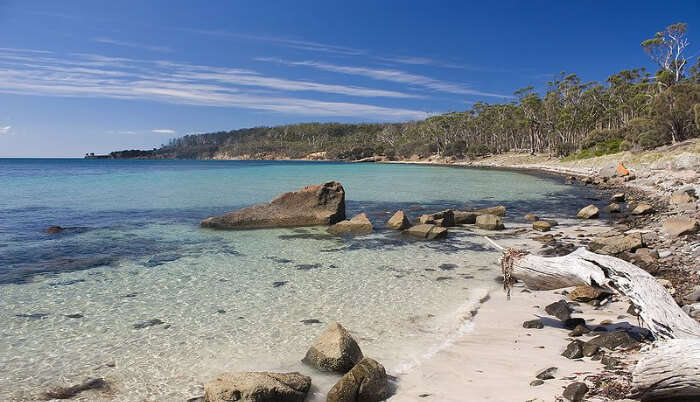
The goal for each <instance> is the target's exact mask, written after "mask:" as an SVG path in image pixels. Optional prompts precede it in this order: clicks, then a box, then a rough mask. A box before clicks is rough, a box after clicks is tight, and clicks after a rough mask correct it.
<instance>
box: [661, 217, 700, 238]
mask: <svg viewBox="0 0 700 402" xmlns="http://www.w3.org/2000/svg"><path fill="white" fill-rule="evenodd" d="M663 229H664V232H666V233H668V234H669V235H670V236H671V237H678V236H683V235H686V234H691V233H695V232H697V231H698V221H697V220H696V219H692V218H687V217H684V216H677V217H674V218H669V219H666V220H665V221H664V223H663Z"/></svg>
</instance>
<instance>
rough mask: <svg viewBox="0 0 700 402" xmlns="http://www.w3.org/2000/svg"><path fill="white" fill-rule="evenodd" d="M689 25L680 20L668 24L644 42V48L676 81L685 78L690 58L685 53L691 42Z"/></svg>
mask: <svg viewBox="0 0 700 402" xmlns="http://www.w3.org/2000/svg"><path fill="white" fill-rule="evenodd" d="M687 32H688V25H687V24H686V23H684V22H679V23H676V24H673V25H669V26H667V27H666V28H665V29H664V30H663V31H661V32H657V33H656V34H655V35H654V37H653V38H650V39H647V40H645V41H643V42H642V48H643V49H644V51H645V52H646V53H647V54H648V55H649V57H651V59H652V60H653V61H654V62H655V63H656V64H657V65H658V66H659V68H660V69H662V70H664V71H668V72H669V73H671V74H672V76H673V81H674V82H679V81H680V80H681V79H682V78H683V71H684V70H685V67H686V64H687V62H688V60H686V59H685V56H684V55H683V53H684V52H685V50H686V48H687V47H688V45H689V44H690V43H689V42H688V36H687Z"/></svg>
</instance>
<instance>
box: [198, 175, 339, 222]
mask: <svg viewBox="0 0 700 402" xmlns="http://www.w3.org/2000/svg"><path fill="white" fill-rule="evenodd" d="M343 219H345V190H344V189H343V186H342V185H341V184H340V183H338V182H335V181H331V182H327V183H323V184H321V185H310V186H306V187H304V188H303V189H301V190H298V191H292V192H289V193H284V194H281V195H278V196H277V197H275V199H273V200H272V201H270V202H269V203H266V204H258V205H254V206H252V207H248V208H244V209H241V210H238V211H234V212H229V213H227V214H225V215H221V216H214V217H210V218H207V219H205V220H203V221H202V222H201V226H202V227H205V228H213V229H250V228H265V227H289V226H312V225H332V224H334V223H337V222H340V221H342V220H343Z"/></svg>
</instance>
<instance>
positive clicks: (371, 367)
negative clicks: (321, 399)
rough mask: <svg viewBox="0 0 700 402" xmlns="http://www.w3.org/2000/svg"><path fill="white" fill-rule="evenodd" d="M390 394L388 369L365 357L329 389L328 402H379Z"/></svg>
mask: <svg viewBox="0 0 700 402" xmlns="http://www.w3.org/2000/svg"><path fill="white" fill-rule="evenodd" d="M388 396H389V381H388V380H387V376H386V370H384V367H383V366H382V365H381V364H379V363H378V362H377V361H375V360H373V359H370V358H367V357H365V358H364V359H362V361H360V362H359V363H357V365H356V366H355V367H353V368H352V370H350V372H348V373H347V374H345V375H344V376H343V377H342V378H341V379H340V380H339V381H338V382H337V383H336V384H335V385H334V386H333V388H331V390H330V391H328V395H327V396H326V402H378V401H383V400H385V399H386V398H387V397H388Z"/></svg>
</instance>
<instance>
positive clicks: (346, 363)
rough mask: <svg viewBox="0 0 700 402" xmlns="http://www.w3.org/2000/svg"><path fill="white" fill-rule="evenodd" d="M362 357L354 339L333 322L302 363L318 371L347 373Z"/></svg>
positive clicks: (312, 346)
mask: <svg viewBox="0 0 700 402" xmlns="http://www.w3.org/2000/svg"><path fill="white" fill-rule="evenodd" d="M362 357H363V356H362V351H361V350H360V346H358V344H357V342H355V339H353V337H352V336H350V333H349V332H348V331H347V330H346V329H345V328H343V326H342V325H340V324H339V323H337V322H334V323H332V324H330V325H329V326H328V327H327V328H326V329H325V330H324V331H323V332H322V333H321V335H320V336H319V337H318V338H317V339H316V340H315V341H314V343H313V345H311V347H310V348H309V350H308V351H307V352H306V356H305V357H304V359H303V360H302V361H303V362H304V363H307V364H309V365H311V366H314V367H316V368H318V369H320V370H326V371H334V372H337V373H347V372H348V371H350V369H351V368H353V366H355V364H357V362H359V361H360V360H362Z"/></svg>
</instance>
